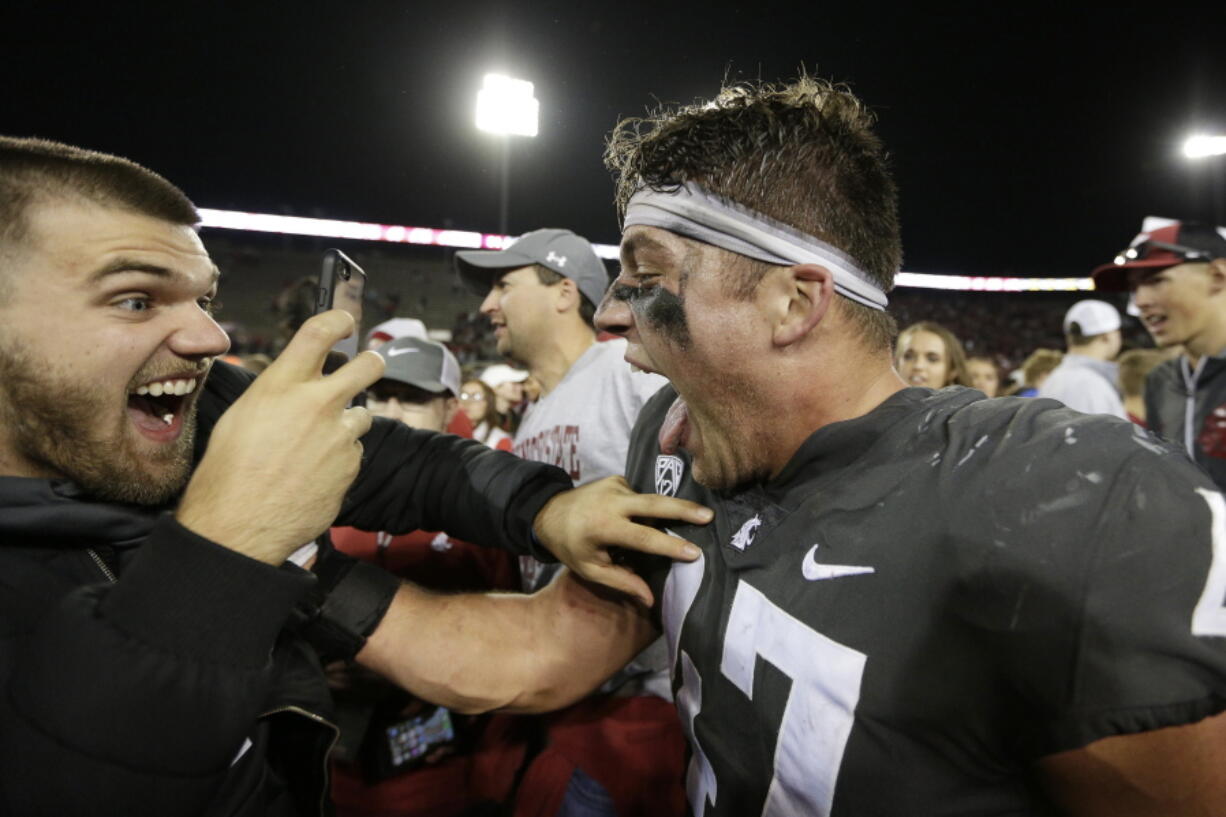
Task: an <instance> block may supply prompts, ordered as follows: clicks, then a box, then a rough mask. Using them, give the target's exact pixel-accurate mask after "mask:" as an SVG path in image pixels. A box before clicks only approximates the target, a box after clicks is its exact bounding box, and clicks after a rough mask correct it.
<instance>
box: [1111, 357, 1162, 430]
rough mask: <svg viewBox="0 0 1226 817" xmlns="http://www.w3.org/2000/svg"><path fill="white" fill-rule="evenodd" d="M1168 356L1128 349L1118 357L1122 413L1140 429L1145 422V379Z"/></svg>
mask: <svg viewBox="0 0 1226 817" xmlns="http://www.w3.org/2000/svg"><path fill="white" fill-rule="evenodd" d="M1169 357H1170V355H1167V354H1166V353H1164V352H1161V351H1159V350H1157V349H1130V350H1128V351H1127V352H1124V354H1122V355H1120V361H1119V370H1120V392H1121V393H1122V394H1123V395H1124V411H1125V412H1126V413H1127V414H1128V419H1129V420H1132V421H1133V422H1134V423H1136V424H1137V425H1139V426H1141V428H1148V427H1149V426H1148V425H1147V424H1146V422H1145V378H1146V377H1148V376H1149V373H1150V372H1151V371H1153V369H1154V367H1155V366H1157V365H1158V364H1159V363H1161V362H1162V361H1164V360H1167V359H1168V358H1169Z"/></svg>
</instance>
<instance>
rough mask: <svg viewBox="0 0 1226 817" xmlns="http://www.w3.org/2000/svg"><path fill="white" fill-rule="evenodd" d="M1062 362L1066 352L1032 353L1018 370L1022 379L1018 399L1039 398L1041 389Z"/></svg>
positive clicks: (1039, 351)
mask: <svg viewBox="0 0 1226 817" xmlns="http://www.w3.org/2000/svg"><path fill="white" fill-rule="evenodd" d="M1061 360H1064V352H1061V351H1060V350H1059V349H1035V350H1034V351H1033V352H1031V353H1030V356H1029V357H1027V358H1026V359H1025V360H1024V361H1022V365H1021V367H1020V368H1019V369H1018V371H1019V372H1021V375H1022V379H1021V382H1020V384H1019V385H1018V389H1017V391H1016V392H1015V395H1016V396H1017V397H1035V396H1037V395H1038V393H1039V387H1040V386H1042V385H1043V383H1044V382H1045V381H1046V380H1047V378H1048V376H1049V375H1050V374H1051V373H1052V372H1053V371H1055V369H1056V367H1057V366H1059V365H1060V361H1061Z"/></svg>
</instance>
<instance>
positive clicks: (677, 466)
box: [656, 454, 685, 496]
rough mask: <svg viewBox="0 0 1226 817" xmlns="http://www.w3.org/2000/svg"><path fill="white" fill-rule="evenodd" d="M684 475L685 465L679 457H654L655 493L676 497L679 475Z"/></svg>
mask: <svg viewBox="0 0 1226 817" xmlns="http://www.w3.org/2000/svg"><path fill="white" fill-rule="evenodd" d="M684 473H685V463H684V462H682V461H681V458H680V457H674V456H672V455H671V454H661V455H660V456H658V457H656V493H657V494H664V495H665V496H676V495H677V488H679V487H680V486H681V475H682V474H684Z"/></svg>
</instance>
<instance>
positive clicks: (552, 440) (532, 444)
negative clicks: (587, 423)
mask: <svg viewBox="0 0 1226 817" xmlns="http://www.w3.org/2000/svg"><path fill="white" fill-rule="evenodd" d="M515 453H516V454H518V455H519V456H521V457H523V458H524V459H526V460H535V461H536V462H547V463H549V464H550V465H556V466H558V467H559V468H561V469H562V470H563V471H565V472H566V473H567V474H569V475H570V478H571V479H572V480H574V481H575V482H578V481H579V477H580V475H579V426H554V427H553V428H549V429H546V430H544V431H542V432H541V433H540V434H534V435H533V436H531V437H529V438H528V439H526V440H516V441H515Z"/></svg>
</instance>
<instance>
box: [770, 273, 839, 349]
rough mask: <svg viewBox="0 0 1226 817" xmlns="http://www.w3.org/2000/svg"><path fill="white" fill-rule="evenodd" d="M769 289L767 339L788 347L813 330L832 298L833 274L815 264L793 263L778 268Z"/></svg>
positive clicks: (824, 313)
mask: <svg viewBox="0 0 1226 817" xmlns="http://www.w3.org/2000/svg"><path fill="white" fill-rule="evenodd" d="M781 273H782V274H781V275H779V276H777V277H776V279H775V285H774V289H776V290H778V291H777V292H772V295H773V296H774V297H773V300H774V310H775V324H774V332H773V334H772V337H771V340H772V341H773V342H774V344H775V345H776V346H790V345H791V344H793V343H797V342H798V341H801V340H803V339H804V338H805V337H807V336H808V335H809V333H810V332H812V331H813V329H814V327H816V326H817V325H818V324H819V323H821V321H822V318H823V317H825V315H826V310H827V309H829V308H830V303H831V302H832V301H833V300H834V275H832V274H831V272H830V270H828V269H826V268H825V267H823V266H819V265H817V264H797V265H796V266H794V267H787V268H785V269H783V270H781Z"/></svg>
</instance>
